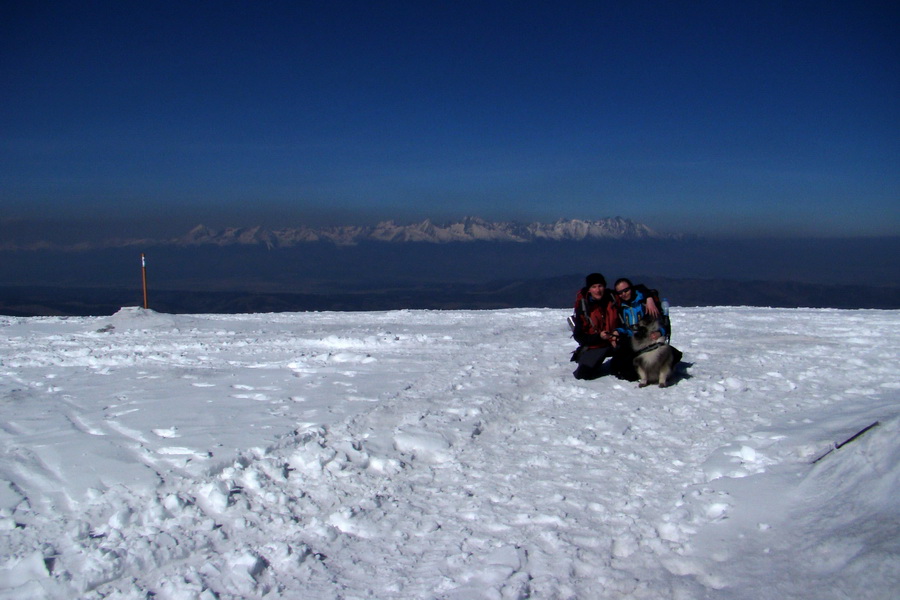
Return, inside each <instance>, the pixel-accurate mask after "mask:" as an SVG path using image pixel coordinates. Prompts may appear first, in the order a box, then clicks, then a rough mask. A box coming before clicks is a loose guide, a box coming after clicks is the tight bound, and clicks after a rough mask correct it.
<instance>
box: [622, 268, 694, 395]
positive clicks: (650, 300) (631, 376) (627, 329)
mask: <svg viewBox="0 0 900 600" xmlns="http://www.w3.org/2000/svg"><path fill="white" fill-rule="evenodd" d="M613 294H614V295H615V297H616V307H617V309H618V312H619V320H620V321H621V325H620V326H619V328H618V329H617V333H618V334H619V339H620V340H622V342H621V343H620V344H618V346H617V349H616V354H615V356H613V360H612V363H611V364H612V369H613V373H615V374H616V375H618V376H619V377H621V378H622V379H627V380H629V381H637V379H638V374H637V371H636V370H635V368H634V365H633V364H632V360H633V359H634V352H633V351H632V349H631V344H630V343H629V341H628V338H629V337H631V336H633V335H634V331H635V329H637V326H638V323H639V322H640V320H641V319H642V318H643V317H644V316H650V317H653V318H654V319H659V320H660V321H661V322H660V333H656V332H654V333H653V334H652V336H653V339H656V340H663V341H665V339H666V338H667V337H668V335H669V332H668V331H667V328H666V326H667V325H668V323H667V322H666V319H665V315H663V313H662V310H661V306H660V304H661V303H660V301H659V294H658V293H657V291H656V290H651V289H649V288H647V287H646V286H644V285H634V284H633V283H632V282H631V280H630V279H627V278H625V277H622V278H621V279H618V280H617V281H616V283H615V285H614V286H613ZM675 352H676V357H678V358H679V359H680V358H681V352H680V351H678V350H677V349H675Z"/></svg>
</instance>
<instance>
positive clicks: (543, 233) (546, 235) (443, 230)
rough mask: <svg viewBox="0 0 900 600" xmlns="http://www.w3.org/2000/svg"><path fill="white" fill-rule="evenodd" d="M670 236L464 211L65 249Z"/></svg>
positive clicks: (614, 222)
mask: <svg viewBox="0 0 900 600" xmlns="http://www.w3.org/2000/svg"><path fill="white" fill-rule="evenodd" d="M672 237H673V236H669V235H663V234H660V233H657V232H655V231H654V230H652V229H651V228H650V227H647V226H646V225H643V224H641V223H635V222H634V221H631V220H629V219H624V218H622V217H612V218H607V219H600V220H596V221H583V220H579V219H568V220H559V221H556V222H555V223H530V224H521V223H512V222H491V221H486V220H484V219H480V218H477V217H469V218H466V219H463V220H462V221H459V222H455V223H449V224H436V223H433V222H432V221H431V220H428V219H426V220H425V221H422V222H421V223H414V224H411V225H402V224H397V223H395V222H394V221H383V222H381V223H378V224H377V225H374V226H362V225H345V226H332V227H307V226H301V227H286V228H283V229H266V228H264V227H261V226H257V227H229V228H226V229H211V228H209V227H206V226H204V225H198V226H196V227H194V228H193V229H192V230H191V231H189V232H188V233H187V234H185V235H183V236H180V237H176V238H169V239H111V240H105V241H102V242H94V243H81V244H77V245H71V246H69V249H77V250H88V249H97V248H115V247H118V248H121V247H129V246H144V247H146V246H185V247H187V246H203V245H213V246H232V245H244V246H250V245H260V246H266V247H268V248H289V247H292V246H297V245H300V244H307V243H314V242H329V243H332V244H335V245H338V246H352V245H356V244H360V243H363V242H385V243H407V242H418V243H430V244H448V243H456V242H517V243H527V242H535V241H598V240H650V239H671V238H672ZM50 248H56V249H66V248H63V247H60V246H58V245H54V244H49V243H46V242H42V243H37V244H34V243H33V244H29V245H28V246H27V247H23V246H21V245H19V246H16V247H12V246H11V245H10V243H9V242H7V244H5V245H4V246H3V247H2V248H0V249H3V250H16V249H50Z"/></svg>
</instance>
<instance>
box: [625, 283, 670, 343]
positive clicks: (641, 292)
mask: <svg viewBox="0 0 900 600" xmlns="http://www.w3.org/2000/svg"><path fill="white" fill-rule="evenodd" d="M632 290H633V292H632V298H631V300H630V301H628V302H626V301H624V300H622V299H621V297H620V298H619V304H618V307H619V319H620V320H621V321H622V327H620V328H619V329H618V331H619V333H622V334H624V335H627V336H629V337H631V336H632V335H634V330H635V329H636V328H637V324H638V321H640V320H641V317H643V316H644V315H645V314H647V308H646V305H647V298H648V297H649V295H650V290H648V289H647V288H646V287H644V286H642V285H641V286H633V287H632ZM657 304H658V303H657ZM657 308H659V309H660V310H661V309H662V307H660V306H657ZM660 333H661V334H662V336H663V337H665V336H666V329H665V327H662V326H660Z"/></svg>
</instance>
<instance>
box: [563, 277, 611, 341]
mask: <svg viewBox="0 0 900 600" xmlns="http://www.w3.org/2000/svg"><path fill="white" fill-rule="evenodd" d="M617 327H619V312H618V311H617V310H616V302H615V300H614V299H613V295H612V293H611V292H610V291H609V290H604V292H603V296H601V297H600V299H599V300H595V299H594V297H593V296H591V295H590V294H589V293H588V291H587V288H582V290H581V291H580V292H578V296H577V297H576V298H575V330H574V331H573V332H572V336H573V337H574V338H575V341H576V342H578V343H579V344H580V345H582V346H587V347H588V348H606V347H609V346H611V345H612V344H611V342H610V341H609V340H604V339H603V338H602V337H600V332H602V331H605V332H606V333H608V334H611V333H613V332H614V331H615V330H616V328H617Z"/></svg>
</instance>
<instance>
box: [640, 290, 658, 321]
mask: <svg viewBox="0 0 900 600" xmlns="http://www.w3.org/2000/svg"><path fill="white" fill-rule="evenodd" d="M634 289H635V290H637V291H639V292H640V293H641V294H643V295H644V309H645V310H646V311H647V314H648V315H650V316H651V317H653V318H654V319H658V318H660V317H661V316H662V309H661V307H660V305H659V301H658V300H657V298H659V292H657V291H656V290H651V289H650V288H648V287H647V286H645V285H643V284H638V285H636V286H634Z"/></svg>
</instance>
